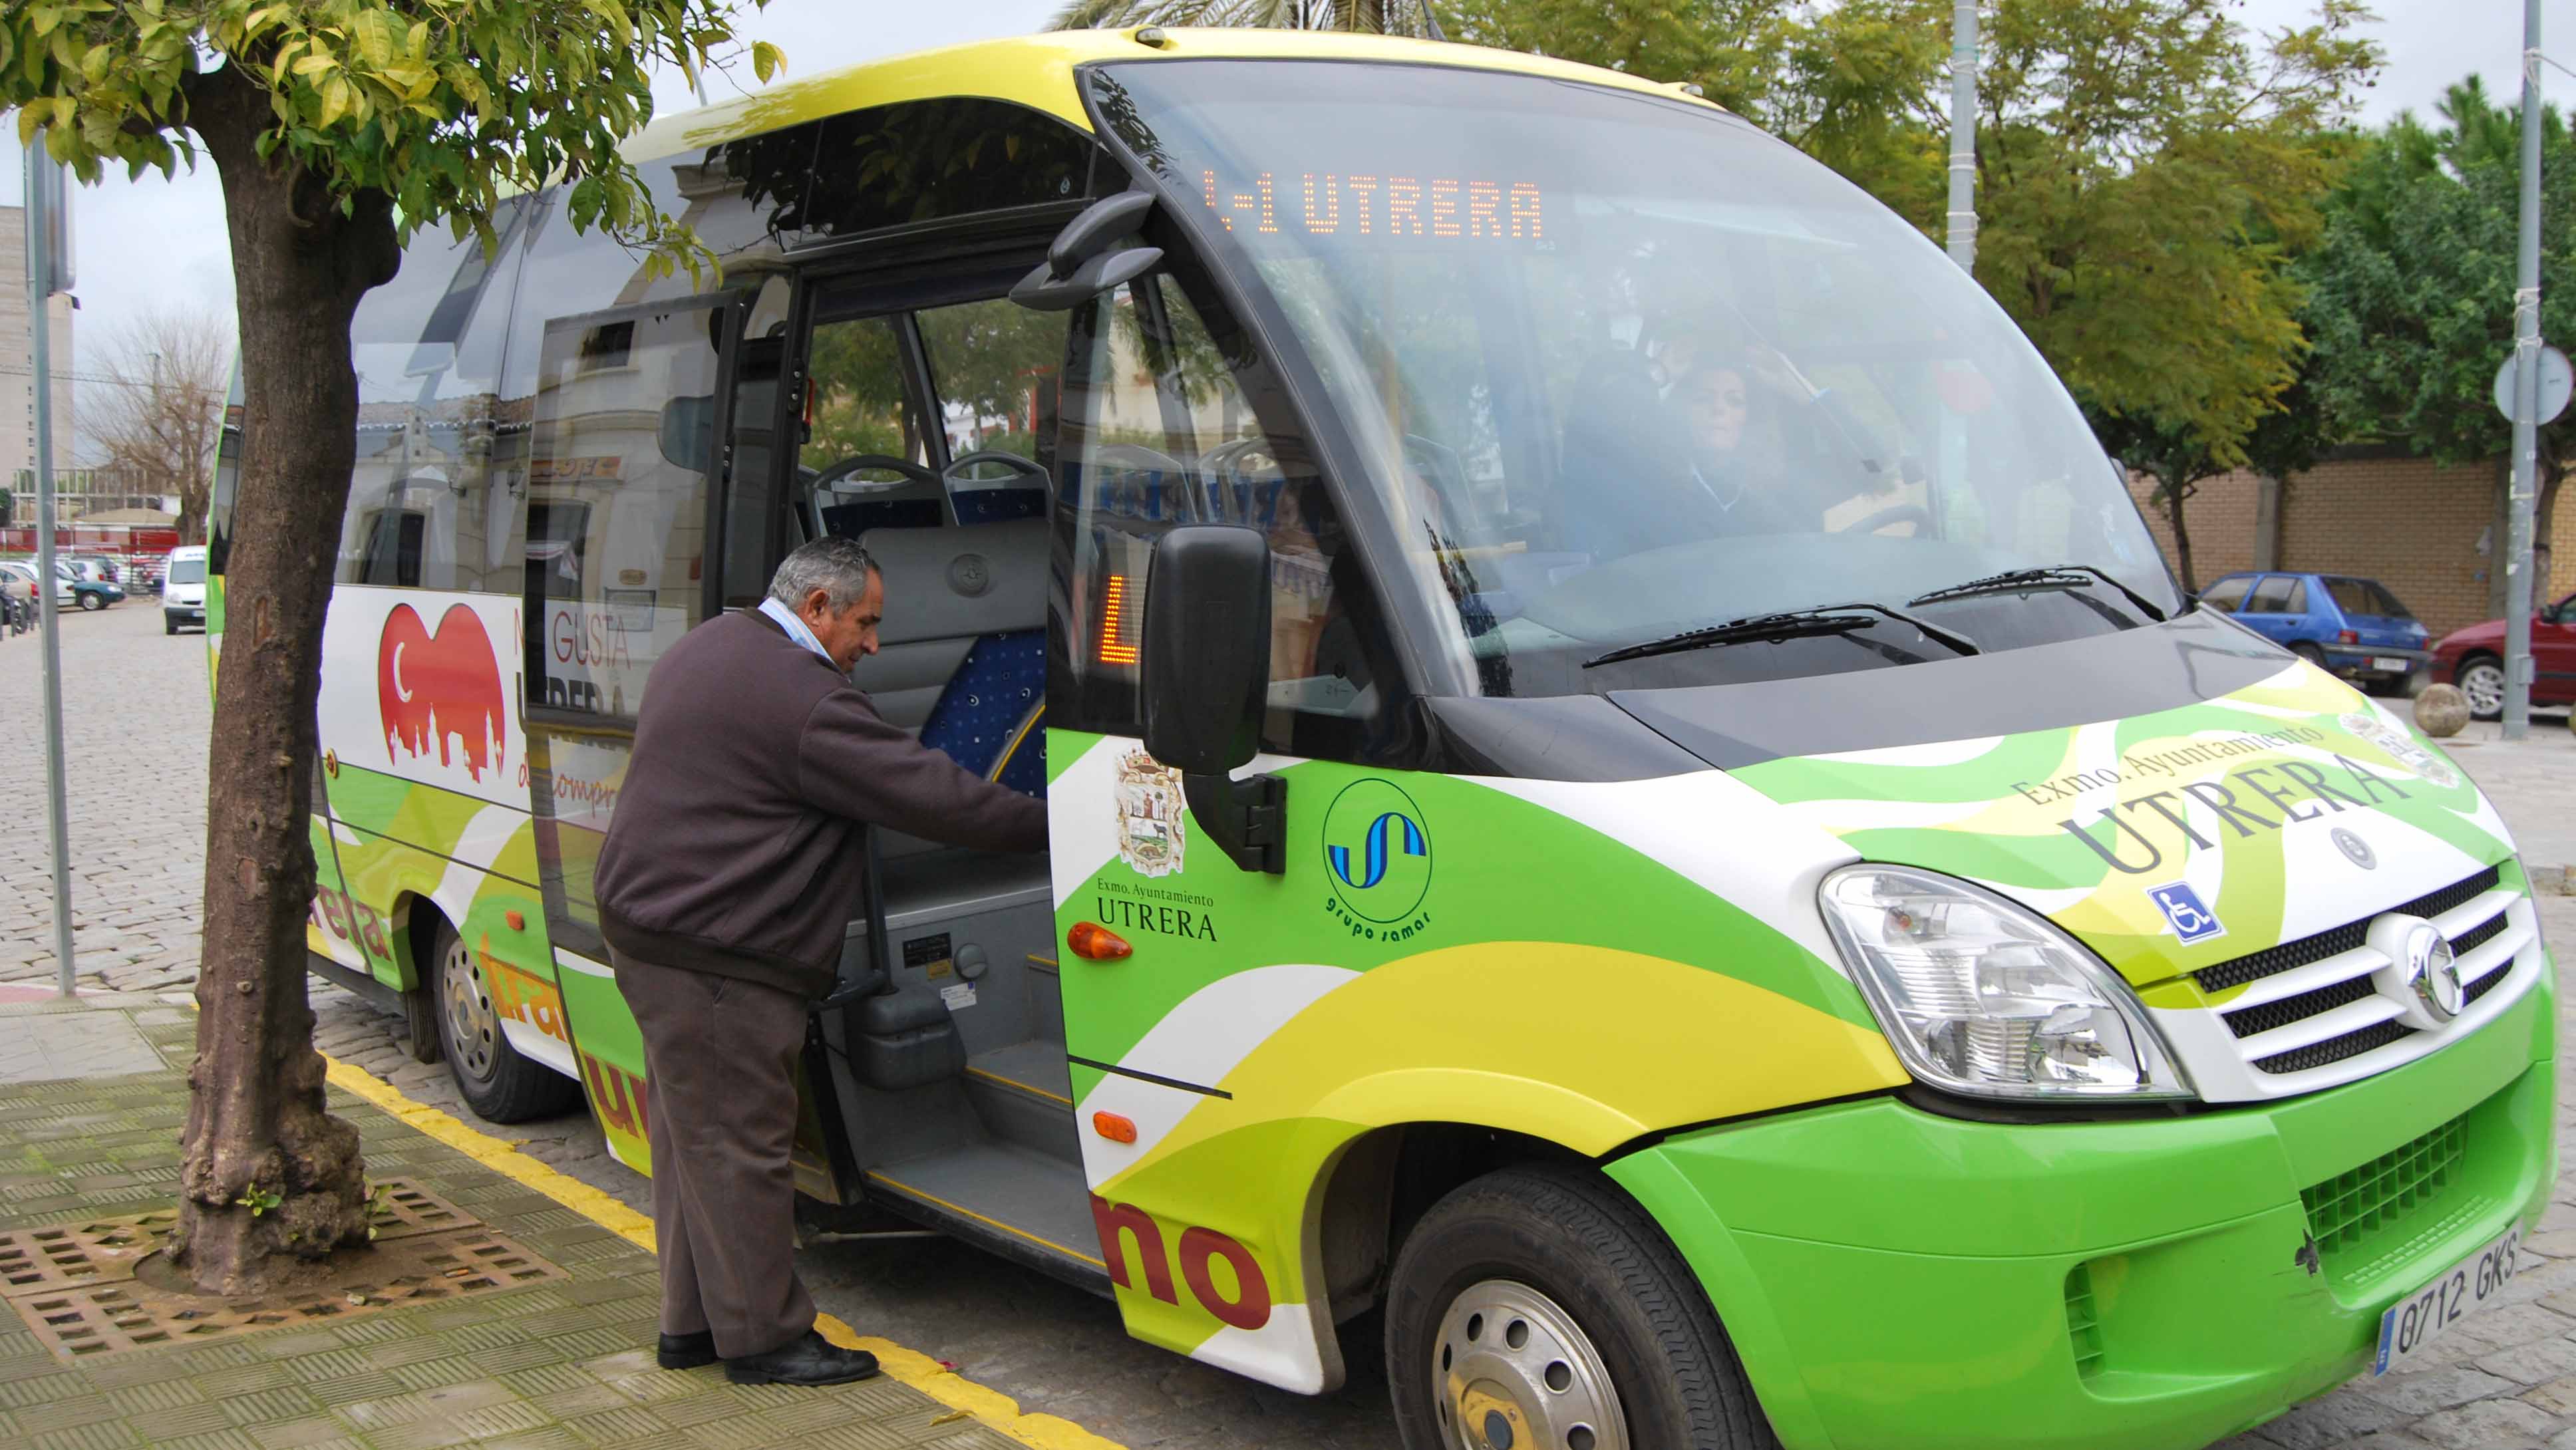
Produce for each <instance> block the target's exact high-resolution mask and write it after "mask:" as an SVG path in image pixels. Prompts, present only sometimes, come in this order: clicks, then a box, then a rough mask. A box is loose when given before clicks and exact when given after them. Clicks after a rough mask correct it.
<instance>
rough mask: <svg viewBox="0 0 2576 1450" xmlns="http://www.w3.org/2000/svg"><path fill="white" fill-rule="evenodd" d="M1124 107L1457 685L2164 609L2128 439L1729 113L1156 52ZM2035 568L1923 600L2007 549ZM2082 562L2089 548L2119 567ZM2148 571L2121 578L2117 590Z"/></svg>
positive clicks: (1838, 653)
mask: <svg viewBox="0 0 2576 1450" xmlns="http://www.w3.org/2000/svg"><path fill="white" fill-rule="evenodd" d="M1093 85H1094V88H1095V92H1094V93H1095V99H1096V100H1097V102H1098V104H1099V106H1100V110H1101V114H1102V116H1103V118H1104V120H1105V121H1107V122H1108V127H1107V129H1108V130H1109V131H1110V133H1111V134H1112V135H1113V136H1114V137H1116V139H1117V140H1118V141H1119V142H1120V143H1121V144H1122V145H1124V146H1126V147H1127V148H1128V150H1129V151H1130V152H1131V154H1133V155H1135V156H1137V157H1138V159H1139V160H1140V161H1141V163H1142V164H1144V165H1146V166H1148V167H1151V168H1152V169H1154V170H1155V171H1157V172H1158V173H1160V174H1161V175H1162V176H1163V177H1164V178H1165V180H1166V182H1167V183H1168V184H1169V185H1170V186H1171V187H1173V188H1174V189H1176V190H1178V191H1179V192H1180V193H1182V195H1184V196H1186V197H1187V198H1188V201H1187V202H1186V203H1184V206H1185V208H1186V209H1187V210H1188V211H1190V212H1192V213H1193V215H1192V216H1191V217H1190V218H1189V224H1190V225H1191V226H1192V228H1193V229H1194V231H1195V232H1196V233H1197V234H1198V235H1199V236H1200V237H1202V238H1204V239H1205V240H1206V242H1207V243H1208V245H1209V248H1210V250H1211V252H1212V253H1213V255H1214V256H1215V257H1216V258H1218V259H1219V260H1220V261H1221V262H1224V263H1226V264H1228V267H1229V270H1232V271H1234V272H1235V273H1236V274H1237V275H1238V276H1239V277H1242V278H1243V279H1244V280H1245V281H1246V283H1247V284H1248V285H1249V286H1251V287H1252V288H1253V290H1254V291H1255V293H1256V294H1257V295H1256V303H1257V308H1256V310H1260V309H1264V308H1266V309H1270V310H1271V316H1272V318H1273V326H1274V327H1277V326H1284V329H1285V332H1286V334H1287V336H1286V337H1284V338H1282V339H1280V341H1281V342H1282V343H1287V342H1291V341H1293V343H1294V344H1295V345H1296V346H1298V347H1299V348H1300V349H1301V350H1302V351H1303V352H1304V354H1305V356H1306V360H1307V362H1308V363H1309V364H1310V365H1311V366H1312V368H1313V369H1314V372H1315V374H1316V376H1317V377H1318V378H1319V380H1320V382H1321V384H1322V387H1323V389H1324V392H1325V395H1326V396H1325V398H1324V399H1322V400H1319V401H1324V402H1329V404H1330V407H1331V409H1332V412H1333V413H1334V414H1335V415H1336V421H1337V422H1338V423H1339V424H1340V425H1341V426H1342V427H1343V428H1344V429H1346V430H1347V432H1348V433H1349V435H1350V439H1351V443H1352V446H1353V448H1354V449H1355V451H1356V453H1357V455H1358V457H1359V458H1360V459H1362V460H1363V462H1364V463H1365V465H1366V473H1367V475H1368V476H1367V478H1366V479H1365V480H1360V481H1351V480H1346V481H1345V483H1346V486H1348V485H1350V484H1353V483H1357V484H1359V485H1360V486H1361V487H1362V488H1364V489H1365V490H1366V491H1368V492H1371V493H1373V494H1374V495H1375V499H1376V502H1377V504H1378V506H1379V507H1380V509H1381V510H1382V511H1383V514H1384V516H1385V518H1386V520H1387V521H1388V523H1389V524H1390V525H1391V527H1392V530H1393V534H1392V537H1393V539H1394V540H1395V542H1396V552H1397V553H1398V554H1399V555H1400V556H1401V557H1402V558H1403V560H1404V564H1403V566H1402V572H1403V573H1404V574H1405V575H1406V576H1407V577H1404V578H1400V579H1397V580H1394V581H1391V582H1390V583H1389V584H1388V586H1387V587H1388V589H1389V592H1390V593H1391V594H1392V595H1395V596H1399V598H1398V600H1397V607H1398V608H1399V609H1404V610H1406V611H1407V612H1409V613H1411V614H1412V615H1414V616H1415V617H1417V618H1422V619H1429V620H1432V621H1434V622H1435V623H1434V625H1433V629H1434V632H1435V634H1436V635H1437V639H1436V641H1435V647H1436V648H1437V649H1439V650H1444V651H1446V652H1447V653H1448V655H1449V657H1450V660H1451V662H1452V664H1453V665H1454V667H1455V668H1454V670H1453V678H1455V679H1457V680H1460V681H1466V682H1471V683H1469V684H1468V685H1467V688H1470V689H1472V690H1475V691H1479V692H1482V693H1488V694H1509V695H1550V694H1569V693H1579V692H1587V691H1597V690H1606V689H1613V688H1629V687H1637V686H1647V685H1659V684H1699V683H1718V682H1730V681H1737V680H1750V679H1761V678H1776V677H1784V676H1796V675H1804V674H1815V673H1821V672H1827V671H1836V670H1843V669H1853V668H1866V667H1879V666H1888V665H1892V664H1906V663H1913V662H1916V661H1918V660H1931V659H1941V658H1947V657H1950V656H1951V655H1952V654H1953V653H1955V650H1954V649H1953V648H1951V647H1948V646H1944V645H1942V644H1938V643H1935V642H1933V638H1934V637H1933V636H1930V635H1919V634H1918V633H1917V632H1916V631H1915V630H1913V629H1912V628H1911V627H1909V626H1907V625H1905V624H1903V623H1901V622H1898V621H1895V620H1892V619H1886V618H1885V617H1884V616H1873V618H1874V619H1876V620H1877V621H1878V622H1876V623H1873V624H1871V625H1869V626H1867V627H1866V628H1863V629H1861V630H1860V631H1859V632H1858V633H1857V634H1855V633H1853V632H1851V631H1829V632H1825V633H1809V634H1805V635H1799V636H1796V637H1793V638H1788V639H1772V640H1764V641H1762V642H1759V643H1756V644H1754V645H1752V646H1751V647H1748V648H1741V649H1737V648H1709V649H1696V650H1690V651H1680V652H1636V653H1635V654H1633V655H1632V656H1630V657H1627V658H1623V659H1621V660H1618V661H1613V662H1603V661H1602V659H1601V657H1602V656H1604V655H1606V654H1614V653H1619V652H1622V651H1624V650H1625V648H1626V647H1627V646H1632V645H1636V644H1639V643H1643V642H1647V641H1653V640H1659V639H1663V638H1665V637H1667V636H1671V635H1674V634H1676V633H1678V632H1681V631H1688V630H1693V629H1698V628H1702V627H1705V626H1710V625H1715V624H1720V623H1725V622H1729V621H1735V620H1741V619H1745V618H1747V617H1751V616H1758V615H1764V614H1771V613H1778V612H1785V611H1796V610H1807V609H1815V608H1819V607H1824V606H1831V605H1838V604H1846V603H1854V602H1869V603H1873V604H1877V605H1880V606H1886V607H1892V608H1895V609H1899V610H1905V611H1907V612H1910V613H1914V614H1917V615H1919V616H1920V617H1922V618H1924V619H1926V620H1927V621H1931V622H1936V623H1937V624H1938V625H1939V626H1940V627H1941V628H1942V629H1943V630H1944V631H1955V632H1956V633H1957V634H1959V635H1961V636H1973V637H1974V640H1975V643H1976V644H1977V645H1978V646H1980V647H1982V648H1983V649H1985V650H1988V651H1992V650H1996V649H2009V648H2016V647H2020V646H2024V645H2031V644H2038V643H2046V642H2052V641H2057V640H2063V639H2069V638H2077V637H2082V636H2084V635H2088V634H2095V633H2102V632H2106V631H2110V630H2115V629H2120V628H2127V627H2131V626H2133V625H2136V624H2141V623H2146V622H2148V620H2149V619H2151V618H2152V617H2154V615H2156V614H2160V613H2170V612H2172V611H2173V610H2175V609H2176V608H2178V607H2179V601H2178V600H2177V599H2176V597H2175V594H2174V591H2173V587H2172V584H2171V581H2170V577H2169V576H2168V575H2167V574H2166V572H2165V570H2164V567H2163V565H2162V563H2161V561H2160V560H2159V558H2158V556H2157V553H2156V547H2155V543H2154V541H2153V539H2152V538H2151V537H2150V536H2149V534H2148V533H2147V531H2146V528H2145V526H2144V524H2143V522H2142V521H2141V519H2140V516H2139V514H2138V510H2137V508H2136V506H2135V505H2134V504H2133V503H2132V502H2131V500H2130V498H2129V497H2128V495H2127V493H2126V490H2125V489H2124V487H2123V484H2122V480H2121V478H2120V475H2119V474H2118V472H2117V471H2116V469H2115V467H2114V465H2113V464H2112V463H2111V462H2110V461H2109V460H2108V459H2107V458H2106V457H2105V456H2104V453H2103V450H2102V448H2101V446H2100V445H2099V444H2098V443H2097V442H2096V441H2095V440H2094V438H2093V436H2092V434H2091V432H2090V431H2089V430H2088V429H2087V428H2086V426H2085V423H2084V419H2083V416H2082V415H2081V413H2080V412H2079V411H2078V410H2077V409H2076V407H2075V405H2074V403H2073V401H2072V400H2071V399H2070V398H2069V397H2068V396H2067V393H2066V391H2065V389H2064V388H2063V387H2061V386H2060V385H2059V383H2058V381H2057V379H2056V378H2055V376H2054V375H2053V374H2051V373H2050V371H2049V370H2048V368H2047V366H2046V365H2045V364H2044V363H2042V361H2041V360H2040V358H2039V356H2038V354H2037V353H2036V352H2035V351H2034V350H2033V349H2032V348H2031V346H2030V344H2029V343H2028V341H2027V340H2026V339H2025V338H2024V337H2023V336H2022V335H2021V333H2020V331H2019V330H2018V329H2017V328H2016V327H2015V326H2014V325H2013V324H2012V322H2011V321H2010V320H2009V319H2008V318H2007V317H2006V316H2005V315H2004V313H2003V311H2002V310H2001V309H2000V308H1999V307H1997V306H1996V305H1995V304H1994V303H1993V302H1992V301H1991V299H1989V298H1988V297H1987V296H1986V295H1985V294H1984V293H1983V292H1982V291H1981V290H1979V289H1978V288H1977V287H1976V286H1975V285H1974V284H1973V283H1972V282H1970V281H1969V280H1968V279H1966V278H1965V277H1964V276H1963V275H1962V274H1961V273H1960V272H1959V271H1958V269H1957V268H1956V267H1955V266H1954V265H1953V264H1952V263H1951V262H1950V261H1949V260H1948V259H1947V258H1946V257H1945V256H1943V255H1942V253H1941V252H1940V251H1939V250H1938V249H1936V248H1935V247H1933V246H1932V245H1931V244H1930V243H1929V242H1928V241H1927V240H1926V239H1925V238H1924V237H1923V236H1922V234H1921V233H1919V232H1917V231H1916V230H1914V229H1913V228H1912V227H1910V226H1908V225H1907V224H1906V223H1905V222H1904V221H1903V220H1901V219H1900V218H1898V217H1897V216H1896V215H1895V214H1893V213H1892V212H1890V211H1888V210H1887V209H1886V208H1884V207H1882V206H1880V205H1879V204H1878V203H1877V202H1875V201H1873V200H1871V199H1870V198H1869V197H1867V196H1866V195H1864V194H1863V193H1862V192H1860V191H1859V190H1858V189H1856V188H1854V187H1852V186H1851V185H1849V184H1848V183H1846V182H1844V181H1843V180H1841V179H1840V178H1839V177H1837V176H1835V175H1834V174H1833V173H1832V172H1831V171H1829V170H1828V169H1826V168H1825V167H1824V166H1822V165H1820V164H1818V163H1816V162H1814V161H1812V160H1810V159H1808V158H1806V157H1804V156H1802V155H1800V154H1798V153H1797V152H1796V151H1795V150H1794V149H1792V148H1791V147H1789V146H1787V145H1786V144H1783V143H1781V142H1779V141H1777V140H1774V139H1773V138H1771V137H1769V136H1766V135H1764V134H1763V133H1761V132H1760V131H1759V130H1757V129H1755V128H1754V127H1752V126H1751V125H1749V124H1747V123H1745V122H1743V121H1741V120H1739V119H1737V118H1734V117H1731V116H1727V115H1725V114H1723V113H1721V112H1717V111H1715V110H1713V109H1712V108H1710V107H1706V106H1702V105H1697V104H1694V103H1690V102H1686V101H1682V100H1680V99H1678V98H1676V99H1671V100H1667V99H1664V98H1661V97H1655V96H1646V95H1639V94H1634V93H1629V92H1623V91H1617V90H1612V89H1607V88H1602V87H1597V86H1591V85H1581V84H1574V83H1568V82H1557V81H1551V80H1545V79H1536V78H1532V77H1529V76H1525V75H1508V74H1501V73H1494V72H1485V71H1477V70H1469V69H1459V68H1447V67H1430V66H1421V67H1416V66H1395V65H1358V64H1335V63H1309V62H1276V61H1186V62H1183V61H1173V62H1152V63H1142V64H1129V65H1122V66H1118V67H1114V68H1110V69H1108V70H1107V71H1105V72H1103V73H1101V74H1099V75H1097V76H1095V78H1094V80H1093ZM2027 569H2045V570H2049V571H2052V574H2051V578H2052V579H2053V580H2054V583H2053V584H2052V585H2050V586H2049V587H2047V588H2044V589H2040V590H2037V591H2035V592H2034V591H2030V590H2023V591H2021V592H2019V593H2013V592H2007V591H1995V590H1987V591H1966V592H1965V593H1963V594H1960V595H1957V596H1954V597H1951V598H1946V599H1941V600H1936V601H1931V602H1927V603H1925V604H1923V605H1921V606H1919V607H1913V606H1910V604H1909V601H1911V600H1913V599H1915V598H1917V597H1919V596H1922V595H1925V594H1929V593H1932V592H1934V591H1940V590H1946V589H1949V588H1951V587H1952V586H1956V585H1959V584H1962V583H1965V582H1968V581H1971V580H1977V579H1981V578H1988V577H1990V576H1993V575H1995V574H1998V573H2004V572H2008V571H2017V570H2027ZM2090 571H2100V573H2101V574H2107V575H2109V576H2111V577H2110V579H2108V580H2105V579H2102V578H2100V577H2099V575H2096V574H2094V573H2092V572H2090ZM2123 585H2125V586H2127V588H2128V589H2131V590H2134V591H2136V593H2137V594H2138V595H2139V596H2142V597H2143V599H2144V600H2145V601H2147V602H2148V603H2150V604H2152V605H2153V606H2154V608H2153V609H2152V610H2149V609H2142V608H2140V607H2139V602H2138V600H2135V599H2131V598H2129V597H2127V596H2126V595H2125V594H2124V593H2123V592H2122V589H2121V587H2120V586H2123Z"/></svg>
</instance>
